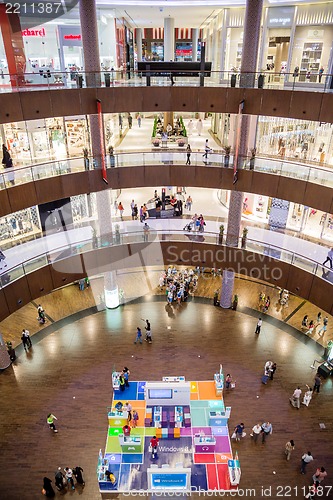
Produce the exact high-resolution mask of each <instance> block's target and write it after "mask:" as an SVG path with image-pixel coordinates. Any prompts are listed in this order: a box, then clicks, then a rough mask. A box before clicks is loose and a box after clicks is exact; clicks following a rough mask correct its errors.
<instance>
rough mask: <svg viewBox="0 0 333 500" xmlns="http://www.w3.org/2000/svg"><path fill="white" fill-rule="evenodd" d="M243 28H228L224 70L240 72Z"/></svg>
mask: <svg viewBox="0 0 333 500" xmlns="http://www.w3.org/2000/svg"><path fill="white" fill-rule="evenodd" d="M243 36H244V28H228V29H227V40H226V55H225V70H226V71H231V70H232V69H235V71H239V70H240V66H241V61H242V52H243Z"/></svg>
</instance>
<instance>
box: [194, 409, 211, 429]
mask: <svg viewBox="0 0 333 500" xmlns="http://www.w3.org/2000/svg"><path fill="white" fill-rule="evenodd" d="M206 411H207V413H208V414H209V410H208V408H193V409H192V410H191V424H192V427H202V426H204V427H207V426H208V418H207V414H206Z"/></svg>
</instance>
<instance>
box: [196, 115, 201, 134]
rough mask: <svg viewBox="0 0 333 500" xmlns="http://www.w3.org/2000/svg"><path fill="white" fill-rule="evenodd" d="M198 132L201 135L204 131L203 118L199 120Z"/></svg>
mask: <svg viewBox="0 0 333 500" xmlns="http://www.w3.org/2000/svg"><path fill="white" fill-rule="evenodd" d="M197 132H198V135H199V136H200V135H201V132H202V120H201V118H199V120H198V121H197Z"/></svg>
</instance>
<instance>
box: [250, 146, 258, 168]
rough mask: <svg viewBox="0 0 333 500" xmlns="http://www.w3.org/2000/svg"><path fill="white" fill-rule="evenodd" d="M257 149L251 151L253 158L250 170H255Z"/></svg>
mask: <svg viewBox="0 0 333 500" xmlns="http://www.w3.org/2000/svg"><path fill="white" fill-rule="evenodd" d="M256 152H257V150H256V148H253V149H251V158H250V170H254V162H255V158H256Z"/></svg>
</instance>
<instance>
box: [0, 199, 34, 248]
mask: <svg viewBox="0 0 333 500" xmlns="http://www.w3.org/2000/svg"><path fill="white" fill-rule="evenodd" d="M40 233H41V224H40V219H39V214H38V210H37V207H30V208H27V209H25V210H20V211H19V212H13V213H12V214H10V215H8V216H6V217H1V218H0V241H1V247H2V248H4V247H10V246H12V245H13V243H14V242H16V241H17V240H22V239H31V237H32V236H34V237H35V236H36V235H39V234H40ZM15 244H17V243H15Z"/></svg>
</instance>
